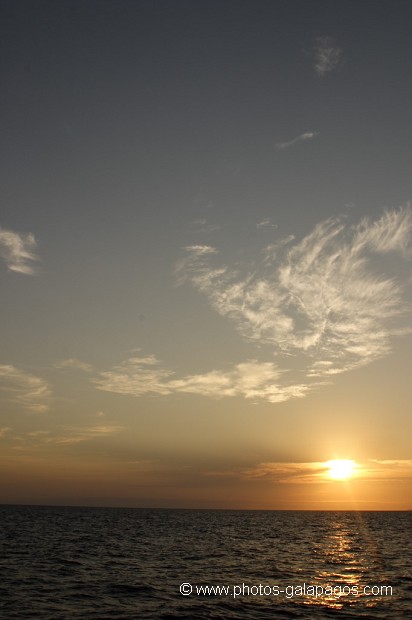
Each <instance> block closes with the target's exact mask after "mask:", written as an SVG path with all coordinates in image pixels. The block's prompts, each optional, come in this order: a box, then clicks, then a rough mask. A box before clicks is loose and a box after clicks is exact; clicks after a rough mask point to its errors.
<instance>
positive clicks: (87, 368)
mask: <svg viewBox="0 0 412 620" xmlns="http://www.w3.org/2000/svg"><path fill="white" fill-rule="evenodd" d="M56 368H61V369H66V368H69V369H74V370H81V371H82V372H91V371H92V370H93V366H92V365H91V364H88V363H87V362H82V361H81V360H78V359H76V358H74V357H71V358H69V359H67V360H62V361H61V362H58V363H57V364H56Z"/></svg>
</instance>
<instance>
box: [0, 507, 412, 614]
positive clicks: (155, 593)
mask: <svg viewBox="0 0 412 620" xmlns="http://www.w3.org/2000/svg"><path fill="white" fill-rule="evenodd" d="M411 526H412V512H305V511H302V512H300V511H223V510H158V509H153V510H152V509H122V508H74V507H46V506H0V528H1V552H0V617H1V618H5V619H6V618H7V620H9V619H10V620H11V619H18V620H23V619H24V618H33V619H39V620H60V619H67V620H69V619H70V620H71V619H75V618H79V619H80V618H81V619H82V620H87V619H89V618H90V619H92V618H93V619H99V620H105V619H107V620H109V619H110V620H116V619H120V618H122V619H126V618H127V619H130V620H132V619H134V618H136V619H141V618H142V619H145V618H146V619H148V620H149V619H156V620H157V619H159V620H161V619H167V618H168V619H172V618H176V619H178V618H179V619H182V620H184V619H214V618H221V619H228V620H230V619H234V618H242V619H249V618H250V619H253V618H259V619H260V618H262V619H265V618H271V619H274V620H276V619H286V618H287V619H294V618H297V619H298V618H302V619H306V618H307V619H311V618H320V619H326V618H370V619H376V618H382V619H385V620H396V619H398V618H399V619H401V618H402V619H410V618H412V527H411Z"/></svg>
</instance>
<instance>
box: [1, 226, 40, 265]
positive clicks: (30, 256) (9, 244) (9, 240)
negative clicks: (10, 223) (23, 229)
mask: <svg viewBox="0 0 412 620" xmlns="http://www.w3.org/2000/svg"><path fill="white" fill-rule="evenodd" d="M36 246H37V243H36V240H35V238H34V236H33V235H32V234H31V233H29V234H27V235H21V234H19V233H16V232H13V231H11V230H6V229H4V228H0V256H1V258H3V259H4V260H5V262H6V265H7V267H8V269H9V270H10V271H16V272H17V273H24V274H25V275H33V274H34V273H35V270H34V267H33V264H32V263H33V262H35V261H37V260H38V257H37V255H36V254H35V253H34V249H35V248H36Z"/></svg>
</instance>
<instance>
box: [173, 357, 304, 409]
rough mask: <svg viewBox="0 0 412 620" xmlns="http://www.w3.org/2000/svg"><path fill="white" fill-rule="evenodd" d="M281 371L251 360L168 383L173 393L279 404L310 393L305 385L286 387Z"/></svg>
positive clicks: (268, 363)
mask: <svg viewBox="0 0 412 620" xmlns="http://www.w3.org/2000/svg"><path fill="white" fill-rule="evenodd" d="M281 374H282V372H281V371H280V370H279V369H278V368H277V367H276V366H275V364H273V363H272V362H258V361H257V360H249V361H247V362H243V363H241V364H236V366H235V367H234V368H233V369H232V370H230V371H228V372H222V371H217V370H213V371H211V372H208V373H205V374H199V375H189V376H186V377H183V378H182V379H175V380H173V381H170V382H169V386H170V387H171V389H172V390H173V391H177V392H189V393H192V394H200V395H202V396H213V397H222V396H242V397H244V398H248V399H254V400H257V399H264V400H266V401H268V402H271V403H279V402H283V401H286V400H289V399H290V398H300V397H302V396H304V395H305V394H306V392H307V391H308V389H309V388H308V386H306V385H290V384H286V385H283V384H282V383H281V382H280V381H279V379H280V376H281Z"/></svg>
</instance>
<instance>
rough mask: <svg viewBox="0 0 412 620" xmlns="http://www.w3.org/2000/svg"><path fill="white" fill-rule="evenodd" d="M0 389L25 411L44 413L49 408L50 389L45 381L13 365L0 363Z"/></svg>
mask: <svg viewBox="0 0 412 620" xmlns="http://www.w3.org/2000/svg"><path fill="white" fill-rule="evenodd" d="M0 390H1V391H2V392H4V393H5V394H6V395H7V397H8V399H9V400H10V402H12V403H15V404H17V405H20V406H21V407H22V408H23V409H25V410H26V411H29V412H33V413H44V412H45V411H47V410H48V408H49V400H50V397H51V390H50V388H49V385H48V384H47V383H46V381H44V380H43V379H41V378H40V377H35V376H34V375H31V374H29V373H26V372H24V371H22V370H20V369H18V368H16V367H15V366H11V365H0Z"/></svg>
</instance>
